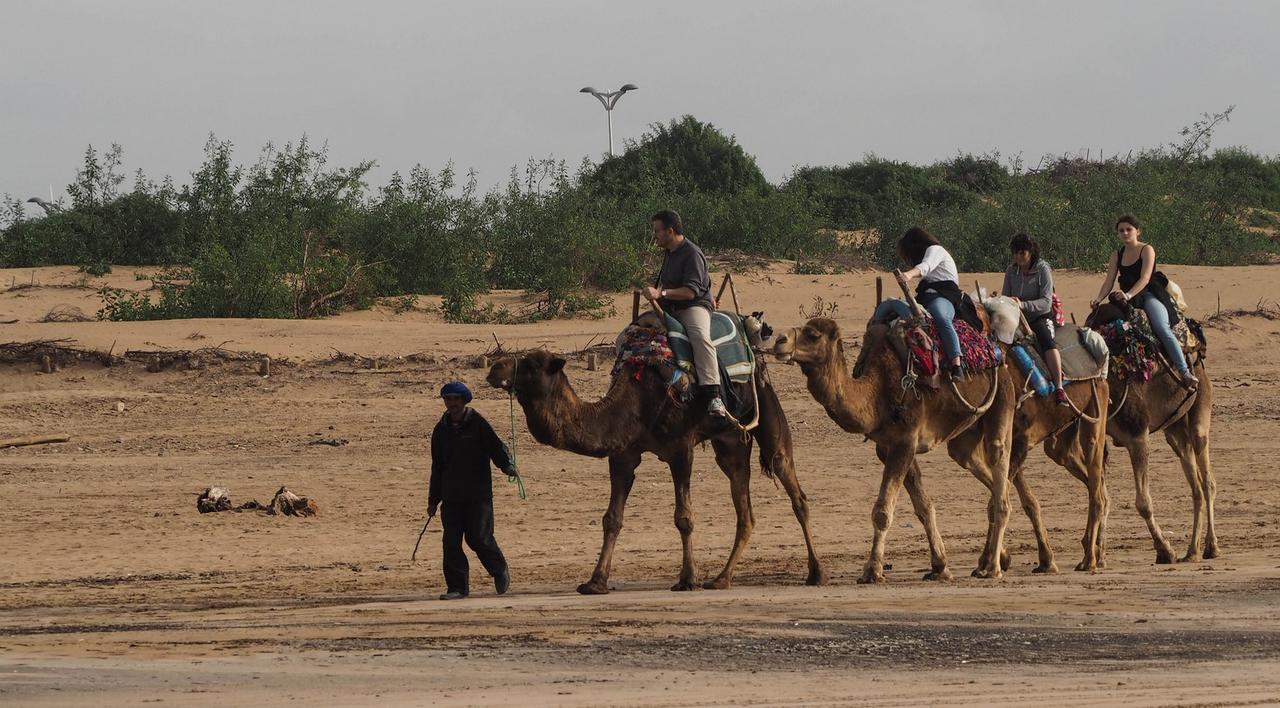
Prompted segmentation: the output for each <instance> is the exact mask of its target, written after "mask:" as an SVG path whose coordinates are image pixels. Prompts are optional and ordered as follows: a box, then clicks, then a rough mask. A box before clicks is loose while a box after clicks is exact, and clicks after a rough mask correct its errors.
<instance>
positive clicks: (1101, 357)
mask: <svg viewBox="0 0 1280 708" xmlns="http://www.w3.org/2000/svg"><path fill="white" fill-rule="evenodd" d="M1053 342H1054V344H1057V345H1058V354H1059V355H1060V356H1061V357H1062V378H1063V380H1064V381H1065V382H1070V381H1088V380H1089V379H1105V378H1106V377H1107V364H1108V362H1109V361H1110V359H1111V357H1110V356H1109V353H1110V352H1109V349H1108V348H1107V342H1106V340H1104V339H1103V337H1102V335H1101V334H1098V333H1097V332H1095V331H1093V330H1092V329H1089V328H1088V327H1077V326H1076V325H1074V324H1065V325H1062V326H1061V327H1056V328H1055V329H1054V336H1053ZM1016 343H1017V344H1018V345H1021V346H1023V347H1026V350H1027V354H1029V355H1030V356H1031V359H1032V361H1034V362H1035V365H1036V366H1037V367H1039V369H1040V371H1041V372H1048V371H1049V367H1048V366H1047V365H1046V364H1045V361H1044V352H1043V351H1042V350H1041V349H1040V346H1039V344H1038V343H1037V342H1036V338H1035V337H1034V336H1031V335H1026V336H1024V337H1022V338H1021V339H1019V340H1018V341H1017V342H1016ZM1023 373H1028V372H1025V371H1024V372H1023Z"/></svg>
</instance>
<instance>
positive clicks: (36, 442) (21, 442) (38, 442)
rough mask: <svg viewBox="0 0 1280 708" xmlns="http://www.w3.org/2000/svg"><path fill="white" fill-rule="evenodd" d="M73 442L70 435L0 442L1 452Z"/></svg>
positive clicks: (13, 439)
mask: <svg viewBox="0 0 1280 708" xmlns="http://www.w3.org/2000/svg"><path fill="white" fill-rule="evenodd" d="M69 440H71V436H70V435H46V436H44V437H39V438H12V439H9V440H0V450H3V449H4V448H6V447H25V446H27V445H47V444H49V443H64V442H67V441H69Z"/></svg>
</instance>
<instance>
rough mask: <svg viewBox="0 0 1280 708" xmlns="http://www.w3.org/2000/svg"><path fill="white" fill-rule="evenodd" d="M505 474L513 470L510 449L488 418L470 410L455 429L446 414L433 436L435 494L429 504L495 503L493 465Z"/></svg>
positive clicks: (432, 470)
mask: <svg viewBox="0 0 1280 708" xmlns="http://www.w3.org/2000/svg"><path fill="white" fill-rule="evenodd" d="M490 461H492V462H493V464H495V465H497V466H498V469H500V470H502V471H503V472H507V471H509V470H511V468H512V464H511V456H510V455H509V454H508V453H507V446H506V445H504V444H503V443H502V440H501V439H499V438H498V434H497V433H495V432H493V426H491V425H489V421H487V420H485V419H484V416H482V415H480V414H479V413H478V412H476V411H475V410H473V409H471V408H467V410H466V413H465V414H464V415H463V417H462V423H460V424H459V425H456V426H455V425H453V424H452V423H451V422H450V421H449V414H448V413H447V412H446V413H445V414H444V415H443V416H441V417H440V422H438V423H436V428H435V430H434V431H432V433H431V491H430V493H429V495H428V500H427V501H428V503H429V504H438V503H439V502H441V501H447V502H456V501H489V500H492V499H493V472H492V471H491V470H490V469H489V462H490Z"/></svg>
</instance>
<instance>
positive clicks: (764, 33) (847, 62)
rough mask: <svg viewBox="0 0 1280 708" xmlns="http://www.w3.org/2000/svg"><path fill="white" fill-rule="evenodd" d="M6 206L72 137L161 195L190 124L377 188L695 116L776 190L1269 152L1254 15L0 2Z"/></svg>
mask: <svg viewBox="0 0 1280 708" xmlns="http://www.w3.org/2000/svg"><path fill="white" fill-rule="evenodd" d="M0 23H2V24H3V26H4V28H5V31H4V33H3V39H2V40H0V194H3V193H9V194H13V195H15V196H20V197H23V198H26V197H28V196H32V195H36V194H45V193H47V191H48V185H49V184H51V183H52V185H53V187H54V192H55V194H57V195H61V194H62V193H63V187H64V186H65V185H66V183H67V182H69V181H70V180H71V179H72V178H73V176H74V172H75V169H76V168H77V167H78V166H79V164H80V161H81V158H82V155H83V152H84V149H85V147H86V146H88V145H89V144H92V145H94V146H95V147H101V148H105V147H107V146H108V145H109V144H110V143H112V142H118V143H120V144H121V145H123V147H124V150H125V161H126V167H127V168H128V169H129V170H130V171H132V170H133V169H135V168H139V167H140V168H142V169H143V170H144V171H145V172H146V173H147V174H148V175H149V176H150V177H153V178H156V179H159V178H160V177H162V176H163V175H165V174H170V175H172V176H173V177H174V179H175V180H176V181H177V182H178V183H183V182H186V181H187V180H188V177H189V174H190V172H191V171H193V170H194V169H195V168H196V167H197V166H198V165H199V164H200V162H201V159H202V153H201V151H202V148H203V145H204V143H205V140H206V138H207V137H208V135H209V133H216V134H217V135H218V136H219V137H221V138H226V139H230V140H231V141H233V142H234V143H235V145H236V148H237V153H236V154H237V158H238V160H239V161H240V162H242V163H251V162H253V161H254V159H255V158H256V156H257V154H258V151H259V149H260V148H261V147H262V146H263V145H264V144H265V143H267V142H269V141H270V142H274V143H277V144H282V143H284V142H287V141H290V140H296V139H297V138H298V137H299V136H300V135H302V134H303V133H306V134H308V135H309V136H311V137H312V138H313V139H314V140H315V141H317V142H327V143H328V144H329V148H330V156H331V159H332V161H333V162H334V163H336V164H351V163H354V162H356V161H358V160H361V159H373V160H376V161H377V163H378V165H379V168H378V170H377V171H375V172H374V173H373V180H372V181H373V182H374V183H375V185H377V184H380V183H381V182H383V181H384V180H385V178H386V177H387V176H388V175H389V174H390V172H391V171H392V170H401V171H407V170H408V169H409V168H411V167H412V166H413V165H414V164H416V163H422V164H424V165H425V166H427V167H429V168H432V169H438V168H439V167H441V166H443V165H444V164H445V162H446V161H448V160H450V159H452V160H453V161H454V162H455V163H456V164H457V166H458V167H459V169H460V170H463V171H465V169H466V168H468V167H474V168H475V169H476V170H478V171H479V173H480V179H481V183H482V184H483V185H485V186H489V185H493V184H497V183H499V182H502V181H503V180H505V178H506V175H507V173H508V171H509V170H510V168H511V166H512V165H515V164H523V163H524V162H525V161H526V160H527V159H528V158H530V157H547V156H554V157H556V158H558V159H564V160H566V161H567V162H568V163H569V164H570V166H571V167H576V165H577V163H578V162H579V161H580V160H581V159H582V158H583V157H591V158H592V159H598V158H599V157H600V156H601V155H602V154H603V153H604V152H605V151H606V148H607V141H606V131H605V115H604V110H603V108H602V107H601V106H600V104H599V103H597V102H596V101H595V99H593V98H591V97H590V96H586V95H583V94H579V93H577V90H578V89H579V88H581V87H582V86H584V85H593V86H595V87H596V88H598V89H602V90H609V89H614V88H617V87H618V86H620V85H622V84H623V83H635V84H638V85H639V86H640V91H638V92H635V93H631V94H628V95H627V96H625V97H624V98H623V99H622V100H621V102H620V103H619V104H618V107H617V109H616V110H615V112H614V135H615V139H616V140H617V141H618V145H619V146H621V142H622V139H626V138H632V139H634V138H637V137H639V136H640V135H641V133H643V132H644V130H645V129H646V127H647V126H648V125H649V124H651V123H653V122H655V121H667V120H670V119H671V118H674V117H677V116H679V115H682V114H685V113H689V114H692V115H694V116H696V117H697V118H698V119H700V120H703V121H710V122H712V123H714V124H715V125H717V126H718V127H720V128H721V129H722V130H724V131H726V132H728V133H732V134H734V135H736V136H737V138H738V141H739V142H740V143H741V144H742V145H743V146H744V147H745V148H746V149H747V150H748V151H749V152H750V153H752V154H754V155H755V156H756V158H757V159H758V160H759V162H760V165H761V167H762V168H763V169H764V170H765V173H766V174H767V175H768V177H769V178H770V179H771V180H774V181H779V180H781V179H783V178H784V177H785V176H786V175H787V174H788V173H789V172H790V171H791V170H792V169H793V168H794V167H797V166H801V165H806V164H814V165H836V164H846V163H848V162H851V161H854V160H857V159H860V158H861V157H862V156H863V155H865V154H867V153H875V154H877V155H880V156H882V157H886V158H891V159H897V160H907V161H912V162H931V161H934V160H937V159H945V158H947V157H950V156H953V155H955V154H956V152H957V151H970V152H986V151H989V150H993V149H998V150H1000V151H1001V152H1002V153H1003V154H1005V155H1010V154H1017V153H1022V154H1023V155H1024V157H1026V158H1027V159H1028V161H1030V162H1032V163H1034V162H1035V161H1036V160H1037V159H1038V158H1039V157H1040V156H1041V155H1042V154H1045V153H1063V152H1068V151H1076V150H1083V149H1086V148H1088V149H1092V150H1093V151H1094V152H1095V154H1096V151H1097V150H1099V149H1101V150H1103V151H1105V152H1106V153H1108V154H1110V153H1115V152H1121V153H1123V152H1127V151H1129V150H1130V149H1135V148H1142V147H1149V146H1154V145H1159V144H1161V143H1165V142H1168V141H1170V140H1173V139H1175V138H1176V134H1177V131H1178V129H1179V128H1180V127H1181V126H1184V125H1187V124H1189V123H1190V122H1192V121H1193V120H1195V119H1196V118H1197V116H1198V115H1199V114H1200V113H1202V112H1205V111H1219V110H1222V109H1224V108H1226V107H1227V106H1228V105H1231V104H1235V105H1236V106H1237V108H1236V111H1235V113H1234V114H1233V118H1232V120H1231V122H1230V123H1229V124H1227V125H1225V126H1223V127H1222V128H1221V130H1220V131H1219V133H1218V135H1217V139H1216V143H1217V144H1218V145H1219V146H1225V145H1243V146H1247V147H1249V148H1251V149H1253V150H1254V151H1256V152H1259V153H1263V154H1267V155H1274V154H1277V153H1280V129H1277V125H1280V121H1278V120H1277V116H1280V91H1277V86H1276V83H1277V82H1276V75H1277V73H1280V42H1277V41H1276V28H1277V27H1280V3H1274V2H1216V3H1208V2H1028V1H1020V2H892V3H890V2H875V3H870V2H786V3H783V2H754V1H742V0H724V1H719V0H716V1H711V0H708V1H706V2H697V1H693V0H688V1H685V2H655V1H653V0H650V1H647V2H628V3H616V2H604V1H601V0H597V1H594V2H588V1H582V2H571V1H567V0H560V1H555V2H481V1H476V0H467V2H459V1H456V0H454V1H450V2H407V1H395V2H392V1H389V0H388V1H385V2H377V1H369V0H366V1H363V2H351V1H350V0H344V1H340V2H270V1H269V0H257V1H254V2H240V1H225V0H222V1H219V2H212V1H210V2H178V1H173V0H169V1H164V2H159V1H157V2H140V1H132V0H113V1H111V2H104V1H97V2H35V1H34V0H29V1H18V0H0Z"/></svg>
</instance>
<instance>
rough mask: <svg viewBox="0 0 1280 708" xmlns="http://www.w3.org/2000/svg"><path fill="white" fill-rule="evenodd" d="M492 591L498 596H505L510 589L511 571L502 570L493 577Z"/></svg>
mask: <svg viewBox="0 0 1280 708" xmlns="http://www.w3.org/2000/svg"><path fill="white" fill-rule="evenodd" d="M493 589H494V590H497V591H498V594H499V595H506V594H507V591H508V590H510V589H511V571H510V570H505V569H504V570H503V571H502V572H501V573H498V574H497V575H495V576H493Z"/></svg>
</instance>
